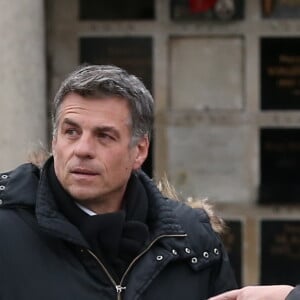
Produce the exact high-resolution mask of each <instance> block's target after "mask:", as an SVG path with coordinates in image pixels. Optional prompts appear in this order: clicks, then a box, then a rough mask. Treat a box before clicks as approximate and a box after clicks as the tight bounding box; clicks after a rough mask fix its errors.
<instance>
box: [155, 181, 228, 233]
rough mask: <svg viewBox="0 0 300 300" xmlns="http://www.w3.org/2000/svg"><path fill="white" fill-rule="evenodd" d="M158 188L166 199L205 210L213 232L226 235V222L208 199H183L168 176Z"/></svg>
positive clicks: (160, 182)
mask: <svg viewBox="0 0 300 300" xmlns="http://www.w3.org/2000/svg"><path fill="white" fill-rule="evenodd" d="M157 186H158V188H159V190H160V191H161V193H162V194H163V195H164V196H165V197H168V198H171V199H175V200H178V201H183V202H184V203H186V204H188V205H189V206H191V207H192V208H195V209H203V210H204V211H205V212H206V213H207V215H208V217H209V220H210V224H211V226H212V228H213V230H214V231H215V232H217V233H218V234H222V233H224V231H225V229H226V226H225V222H224V220H223V219H222V218H220V217H219V216H218V215H216V214H215V211H214V208H213V205H212V204H211V203H209V201H208V199H199V198H193V197H188V198H187V199H182V198H181V197H180V196H179V195H178V193H177V192H176V189H175V188H174V187H173V186H172V185H171V184H170V182H169V180H168V179H167V177H166V176H164V177H163V178H162V179H161V180H160V181H159V182H158V185H157Z"/></svg>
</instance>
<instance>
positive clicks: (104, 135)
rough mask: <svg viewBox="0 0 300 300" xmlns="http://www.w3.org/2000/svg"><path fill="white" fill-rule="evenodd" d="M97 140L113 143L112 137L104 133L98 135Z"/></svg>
mask: <svg viewBox="0 0 300 300" xmlns="http://www.w3.org/2000/svg"><path fill="white" fill-rule="evenodd" d="M98 138H99V139H101V140H106V141H114V140H115V138H114V136H113V135H111V134H109V133H106V132H100V133H98Z"/></svg>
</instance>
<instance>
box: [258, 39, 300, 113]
mask: <svg viewBox="0 0 300 300" xmlns="http://www.w3.org/2000/svg"><path fill="white" fill-rule="evenodd" d="M260 47H261V49H260V51H261V59H260V61H261V108H262V109H263V110H270V109H273V110H278V109H280V110H294V109H300V38H290V37H280V38H262V39H261V44H260Z"/></svg>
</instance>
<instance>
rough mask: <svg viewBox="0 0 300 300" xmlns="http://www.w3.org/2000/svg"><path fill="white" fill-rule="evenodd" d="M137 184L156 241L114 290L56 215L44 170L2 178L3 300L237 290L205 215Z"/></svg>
mask: <svg viewBox="0 0 300 300" xmlns="http://www.w3.org/2000/svg"><path fill="white" fill-rule="evenodd" d="M138 177H139V180H140V181H141V182H142V184H143V185H144V187H145V189H146V192H147V195H148V197H149V202H150V203H149V212H148V214H149V216H148V227H149V231H150V237H151V239H150V241H149V243H148V244H147V245H146V247H145V248H144V249H143V250H142V252H141V253H140V254H139V255H138V256H137V257H136V258H135V259H134V260H133V261H132V263H131V264H130V266H129V268H128V269H127V271H126V272H125V274H124V275H123V277H122V279H121V282H115V281H114V279H113V278H112V276H111V275H110V274H109V272H108V271H107V269H106V267H105V265H104V264H103V263H102V261H101V260H100V259H99V258H98V257H97V256H96V255H95V254H94V253H93V252H92V251H91V250H90V247H89V245H88V243H87V242H86V240H85V239H84V238H83V236H82V235H81V233H80V231H79V230H78V229H77V228H76V227H75V226H74V225H73V224H71V223H70V222H69V221H68V220H67V219H66V217H65V216H64V215H62V213H61V212H60V211H59V210H58V208H57V206H56V202H55V200H54V198H53V194H52V193H51V190H50V188H49V184H48V182H47V180H46V178H45V174H44V173H43V170H42V171H40V169H39V168H38V167H36V166H35V165H33V164H29V163H28V164H24V165H21V166H19V167H18V168H17V169H15V170H13V171H11V172H7V173H2V174H0V299H1V300H42V299H43V300H50V299H51V300H54V299H55V300H59V299H62V300H108V299H109V300H110V299H124V300H137V299H143V300H160V299H161V300H165V299H169V300H182V299H185V300H201V299H207V298H209V297H210V296H213V295H216V294H219V293H221V292H224V291H226V290H229V289H233V288H236V283H235V279H234V277H233V274H232V271H231V267H230V265H229V261H228V257H227V254H226V253H225V252H224V249H223V245H222V243H221V241H220V239H219V237H218V235H217V234H216V233H215V232H214V231H213V230H212V228H211V224H210V222H209V218H208V217H207V215H206V213H205V211H204V210H195V209H192V208H190V207H189V206H187V205H185V204H184V203H182V202H179V201H175V200H170V199H166V198H164V197H163V196H162V194H161V193H160V192H159V191H158V189H157V188H156V186H155V185H154V183H153V182H152V180H151V179H149V178H148V177H147V176H146V175H145V174H144V173H142V172H141V173H139V175H138Z"/></svg>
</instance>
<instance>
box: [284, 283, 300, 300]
mask: <svg viewBox="0 0 300 300" xmlns="http://www.w3.org/2000/svg"><path fill="white" fill-rule="evenodd" d="M285 299H286V300H299V299H300V285H297V286H296V287H295V288H293V289H292V290H291V292H290V293H289V294H288V295H287V297H286V298H285Z"/></svg>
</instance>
